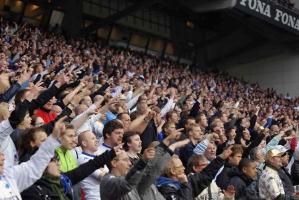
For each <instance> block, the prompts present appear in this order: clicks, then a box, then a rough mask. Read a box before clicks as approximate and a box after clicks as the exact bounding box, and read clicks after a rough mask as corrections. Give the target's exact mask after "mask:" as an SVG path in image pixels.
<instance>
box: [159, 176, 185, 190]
mask: <svg viewBox="0 0 299 200" xmlns="http://www.w3.org/2000/svg"><path fill="white" fill-rule="evenodd" d="M165 185H168V186H172V187H175V188H176V189H180V188H181V183H180V182H179V181H176V180H173V179H171V178H167V177H164V176H160V177H159V178H158V179H157V180H156V186H157V187H161V186H165Z"/></svg>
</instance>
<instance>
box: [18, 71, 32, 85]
mask: <svg viewBox="0 0 299 200" xmlns="http://www.w3.org/2000/svg"><path fill="white" fill-rule="evenodd" d="M31 75H32V70H28V71H25V72H23V73H22V74H21V76H20V77H19V78H18V81H17V82H18V83H19V84H22V83H24V82H25V81H27V80H29V79H30V77H31Z"/></svg>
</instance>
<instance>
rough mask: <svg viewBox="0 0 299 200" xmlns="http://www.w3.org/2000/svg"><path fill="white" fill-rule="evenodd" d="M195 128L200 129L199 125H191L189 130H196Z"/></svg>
mask: <svg viewBox="0 0 299 200" xmlns="http://www.w3.org/2000/svg"><path fill="white" fill-rule="evenodd" d="M196 127H199V128H201V127H200V125H199V124H193V125H192V126H191V128H190V130H193V129H194V128H196Z"/></svg>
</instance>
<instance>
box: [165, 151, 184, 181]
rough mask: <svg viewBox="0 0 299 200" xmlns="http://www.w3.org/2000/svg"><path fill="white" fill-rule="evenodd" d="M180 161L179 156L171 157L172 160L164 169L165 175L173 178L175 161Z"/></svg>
mask: <svg viewBox="0 0 299 200" xmlns="http://www.w3.org/2000/svg"><path fill="white" fill-rule="evenodd" d="M178 159H180V158H179V156H177V155H173V156H171V158H170V159H169V160H168V162H167V164H166V166H165V168H164V175H165V176H167V177H170V176H172V175H173V174H172V169H173V167H175V160H178Z"/></svg>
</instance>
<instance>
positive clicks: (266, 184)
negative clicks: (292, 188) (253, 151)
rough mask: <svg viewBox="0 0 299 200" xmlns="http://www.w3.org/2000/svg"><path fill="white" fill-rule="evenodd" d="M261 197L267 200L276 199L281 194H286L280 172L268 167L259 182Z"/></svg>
mask: <svg viewBox="0 0 299 200" xmlns="http://www.w3.org/2000/svg"><path fill="white" fill-rule="evenodd" d="M259 188H260V191H259V193H260V197H261V198H263V199H266V200H272V199H275V198H276V197H277V196H279V195H280V194H285V192H284V189H283V184H282V181H281V179H280V178H279V175H278V171H277V170H275V169H273V168H272V167H269V166H267V167H266V168H265V170H264V171H263V172H262V175H261V177H260V180H259Z"/></svg>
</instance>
